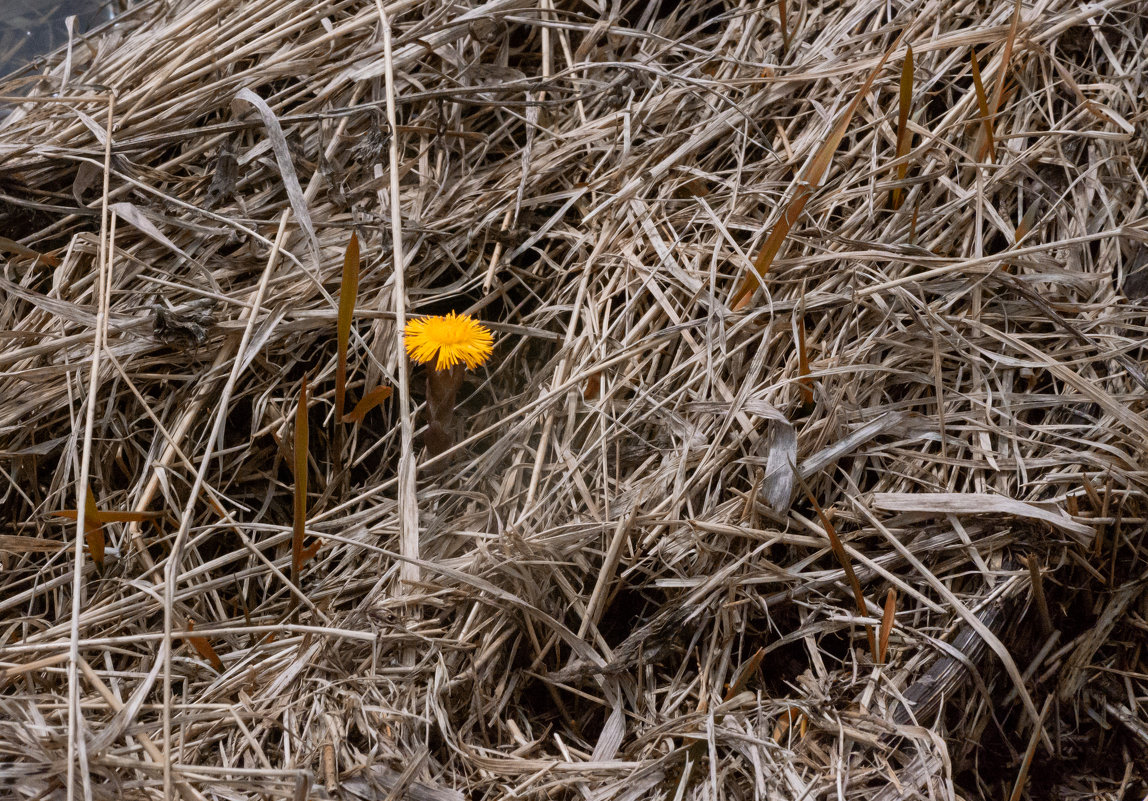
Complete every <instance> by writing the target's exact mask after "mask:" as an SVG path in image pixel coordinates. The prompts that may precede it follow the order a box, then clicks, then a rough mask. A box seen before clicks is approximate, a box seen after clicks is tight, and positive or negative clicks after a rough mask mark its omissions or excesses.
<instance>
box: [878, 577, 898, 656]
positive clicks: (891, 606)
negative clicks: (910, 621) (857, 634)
mask: <svg viewBox="0 0 1148 801" xmlns="http://www.w3.org/2000/svg"><path fill="white" fill-rule="evenodd" d="M896 614H897V591H896V590H895V589H893V588H892V587H890V588H889V591H888V592H887V593H885V609H884V612H883V614H882V615H881V633H880V636H879V637H878V638H877V664H879V665H883V664H885V654H886V653H887V652H888V649H889V635H890V634H892V633H893V620H894V619H895V617H896Z"/></svg>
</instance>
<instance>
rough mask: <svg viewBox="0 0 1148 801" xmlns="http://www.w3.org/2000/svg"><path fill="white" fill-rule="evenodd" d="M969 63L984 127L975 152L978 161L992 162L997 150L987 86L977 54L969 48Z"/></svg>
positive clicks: (979, 135) (975, 146)
mask: <svg viewBox="0 0 1148 801" xmlns="http://www.w3.org/2000/svg"><path fill="white" fill-rule="evenodd" d="M969 63H970V64H971V65H972V68H973V89H974V91H975V92H976V93H977V108H978V109H979V110H980V114H981V126H982V128H981V132H980V134H978V137H977V140H976V144H975V145H974V152H975V153H976V158H977V160H978V161H979V160H980V159H982V158H988V160H989V161H992V160H993V152H994V151H995V150H996V146H995V145H994V143H993V118H992V114H991V113H990V111H989V102H988V98H987V97H986V96H985V86H984V84H983V83H982V82H981V68H980V65H979V64H977V54H976V51H975V50H973V49H972V48H969Z"/></svg>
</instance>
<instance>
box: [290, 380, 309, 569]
mask: <svg viewBox="0 0 1148 801" xmlns="http://www.w3.org/2000/svg"><path fill="white" fill-rule="evenodd" d="M292 453H293V467H294V473H295V513H294V519H293V521H292V527H291V581H292V582H294V584H295V586H299V577H300V574H301V573H302V570H303V564H304V562H305V561H306V549H305V548H304V547H303V537H304V533H305V531H306V526H307V379H306V377H304V379H303V386H302V387H301V388H300V390H299V403H298V405H297V406H296V407H295V447H294V450H293V452H292Z"/></svg>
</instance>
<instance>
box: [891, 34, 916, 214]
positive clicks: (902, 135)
mask: <svg viewBox="0 0 1148 801" xmlns="http://www.w3.org/2000/svg"><path fill="white" fill-rule="evenodd" d="M898 94H899V102H898V106H897V151H896V152H897V156H896V158H897V162H898V163H897V184H898V185H897V186H895V187H893V208H895V209H899V208H901V199H902V191H901V186H900V184H901V183H902V182H903V181H904V180H905V176H906V175H908V173H909V162H908V161H906V160H904V159H905V156H907V155H908V154H909V146H910V145H911V143H912V141H913V133H912V132H911V131H910V130H909V111H910V109H911V107H912V105H913V46H912V45H908V47H907V48H906V52H905V60H904V61H903V62H902V63H901V82H900V92H899V93H898Z"/></svg>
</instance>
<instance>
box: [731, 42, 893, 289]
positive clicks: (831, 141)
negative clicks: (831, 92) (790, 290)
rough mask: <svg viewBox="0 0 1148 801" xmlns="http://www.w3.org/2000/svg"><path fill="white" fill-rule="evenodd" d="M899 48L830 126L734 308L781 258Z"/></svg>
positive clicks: (878, 68) (762, 247)
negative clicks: (791, 232) (858, 113)
mask: <svg viewBox="0 0 1148 801" xmlns="http://www.w3.org/2000/svg"><path fill="white" fill-rule="evenodd" d="M898 41H899V40H898ZM896 47H897V45H896V44H894V45H893V47H892V48H890V49H889V50H887V51H886V52H885V54H884V55H883V56H881V60H880V61H879V62H878V63H877V66H876V67H874V68H873V71H872V72H870V73H869V76H868V77H867V78H866V79H865V82H864V83H863V84H862V85H861V88H860V89H859V90H858V91H857V93H856V94H855V95H854V96H853V99H852V100H851V101H850V102H849V105H848V106H847V107H846V108H845V111H844V112H842V114H841V116H840V117H839V118H838V120H837V122H836V124H834V126H833V128H832V129H830V132H829V136H828V137H827V138H826V139H825V141H824V142H823V143H822V145H821V147H820V149H818V151H817V153H816V154H815V155H814V157H813V159H812V160H811V161H810V162H809V166H808V168H807V169H806V170H805V171H804V172H802V174H801V177H800V179H799V180H798V181H796V182H795V184H796V188H795V189H794V192H793V196H792V197H791V198H790V200H789V203H788V204H787V205H786V207H785V211H784V212H783V213H782V215H781V217H780V219H778V221H777V222H776V223H774V226H773V228H772V229H771V230H770V232H769V236H767V237H766V239H765V244H763V245H762V246H761V250H760V251H758V254H757V258H756V259H755V260H754V263H753V273H750V274H749V275H746V277H745V279H744V280H743V281H742V284H741V287H740V288H738V290H737V292H735V293H734V296H733V298H732V299H731V300H730V306H731V307H733V309H734V310H735V311H737V310H740V309H742V308H744V307H745V305H746V304H747V303H749V299H750V298H751V297H752V295H753V291H754V289H756V288H757V285H758V281H759V280H761V279H764V278H765V275H766V273H768V272H769V268H770V266H771V265H772V264H773V260H774V259H775V258H776V257H777V253H778V251H780V250H781V246H782V244H783V243H784V242H785V238H786V236H788V234H789V230H790V229H791V228H792V227H793V224H794V223H795V222H797V220H798V219H799V218H800V217H801V212H802V211H803V210H804V209H805V204H806V203H808V202H809V199H810V198H811V197H813V193H814V192H815V191H817V190H818V189H820V188H821V183H822V181H824V180H825V176H826V174H827V173H828V171H829V166H830V164H831V163H832V161H833V153H834V152H835V151H836V150H837V146H838V145H839V144H841V140H842V139H844V138H845V132H846V131H847V130H848V129H849V123H850V121H851V120H852V119H853V115H854V113H856V111H857V108H858V107H859V106H860V105H861V101H862V99H864V97H865V95H866V93H868V91H869V87H871V86H872V85H873V81H875V80H876V79H877V76H878V75H879V74H880V72H881V70H882V69H883V68H884V66H885V62H886V61H887V60H888V59H889V55H890V54H891V53H892V52H893V50H895V49H896Z"/></svg>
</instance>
